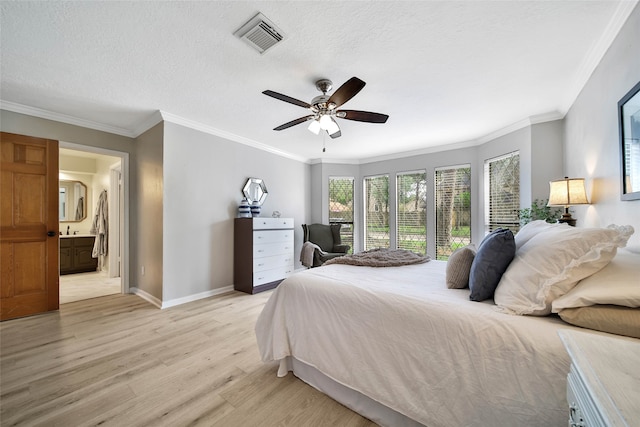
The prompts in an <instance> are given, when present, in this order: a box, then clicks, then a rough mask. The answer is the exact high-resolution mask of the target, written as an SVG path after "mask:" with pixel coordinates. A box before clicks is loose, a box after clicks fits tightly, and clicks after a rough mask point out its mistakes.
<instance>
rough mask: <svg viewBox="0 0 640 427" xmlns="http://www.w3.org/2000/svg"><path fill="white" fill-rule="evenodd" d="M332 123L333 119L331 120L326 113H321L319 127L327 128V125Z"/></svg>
mask: <svg viewBox="0 0 640 427" xmlns="http://www.w3.org/2000/svg"><path fill="white" fill-rule="evenodd" d="M332 123H333V120H331V116H329V115H327V114H323V115H321V116H320V127H321V128H322V129H324V130H329V127H330V126H331V124H332Z"/></svg>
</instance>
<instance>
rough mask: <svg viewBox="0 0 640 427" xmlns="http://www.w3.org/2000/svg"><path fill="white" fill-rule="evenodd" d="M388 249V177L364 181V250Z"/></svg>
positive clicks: (382, 176) (371, 178)
mask: <svg viewBox="0 0 640 427" xmlns="http://www.w3.org/2000/svg"><path fill="white" fill-rule="evenodd" d="M388 247H389V175H381V176H375V177H368V178H365V179H364V249H365V250H370V249H374V248H388Z"/></svg>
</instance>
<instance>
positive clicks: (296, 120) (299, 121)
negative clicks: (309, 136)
mask: <svg viewBox="0 0 640 427" xmlns="http://www.w3.org/2000/svg"><path fill="white" fill-rule="evenodd" d="M313 117H314V116H313V115H311V116H304V117H300V118H299V119H295V120H291V121H290V122H287V123H285V124H283V125H280V126H278V127H277V128H273V130H284V129H287V128H290V127H291V126H295V125H299V124H300V123H304V122H306V121H308V120H311V119H313Z"/></svg>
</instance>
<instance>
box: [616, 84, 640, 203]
mask: <svg viewBox="0 0 640 427" xmlns="http://www.w3.org/2000/svg"><path fill="white" fill-rule="evenodd" d="M618 124H619V134H620V165H621V167H620V172H621V179H622V181H621V196H620V198H621V199H622V200H640V82H638V83H637V84H636V85H635V86H634V87H633V89H631V90H630V91H629V92H627V94H626V95H625V96H624V97H622V99H621V100H620V101H618Z"/></svg>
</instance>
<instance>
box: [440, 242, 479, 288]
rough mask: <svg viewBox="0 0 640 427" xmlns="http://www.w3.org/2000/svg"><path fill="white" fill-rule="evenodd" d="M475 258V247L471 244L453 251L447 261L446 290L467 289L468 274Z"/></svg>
mask: <svg viewBox="0 0 640 427" xmlns="http://www.w3.org/2000/svg"><path fill="white" fill-rule="evenodd" d="M475 256H476V247H475V245H473V244H471V245H469V246H464V247H462V248H458V249H456V250H455V251H453V253H452V254H451V256H450V257H449V260H448V261H447V270H446V281H447V288H449V289H464V288H467V287H469V272H470V271H471V264H472V263H473V258H474V257H475Z"/></svg>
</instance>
